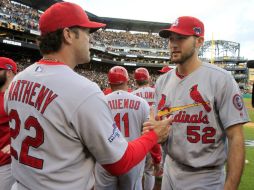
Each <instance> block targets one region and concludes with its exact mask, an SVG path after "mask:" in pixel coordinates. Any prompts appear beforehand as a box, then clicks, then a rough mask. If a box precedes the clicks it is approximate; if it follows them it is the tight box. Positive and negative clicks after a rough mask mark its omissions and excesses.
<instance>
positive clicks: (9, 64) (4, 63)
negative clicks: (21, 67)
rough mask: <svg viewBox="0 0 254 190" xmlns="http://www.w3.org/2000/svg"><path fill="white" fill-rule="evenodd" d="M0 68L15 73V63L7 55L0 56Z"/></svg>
mask: <svg viewBox="0 0 254 190" xmlns="http://www.w3.org/2000/svg"><path fill="white" fill-rule="evenodd" d="M0 68H1V69H4V70H12V72H13V73H17V64H16V63H15V62H14V61H13V60H12V59H10V58H7V57H0Z"/></svg>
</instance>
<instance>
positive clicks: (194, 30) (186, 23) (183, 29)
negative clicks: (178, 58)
mask: <svg viewBox="0 0 254 190" xmlns="http://www.w3.org/2000/svg"><path fill="white" fill-rule="evenodd" d="M172 32H174V33H177V34H181V35H186V36H198V37H200V36H202V37H204V34H205V29H204V24H203V22H202V21H200V20H199V19H197V18H195V17H191V16H182V17H179V18H177V19H176V21H175V22H174V23H173V24H172V25H171V26H170V27H169V28H167V29H163V30H161V31H160V32H159V35H160V37H162V38H168V37H169V36H170V34H171V33H172Z"/></svg>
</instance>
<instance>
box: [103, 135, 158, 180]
mask: <svg viewBox="0 0 254 190" xmlns="http://www.w3.org/2000/svg"><path fill="white" fill-rule="evenodd" d="M157 140H158V137H157V135H156V133H155V132H154V131H150V132H148V133H146V134H144V135H142V136H141V137H139V138H138V139H136V140H134V141H131V142H128V147H127V149H126V151H125V153H124V155H123V156H122V158H121V159H120V160H118V161H117V162H115V163H112V164H105V165H102V166H103V167H104V169H106V170H107V171H108V172H109V173H111V174H112V175H114V176H118V175H122V174H125V173H127V172H128V171H129V170H130V169H131V168H133V167H134V166H136V165H137V164H138V163H139V162H140V161H141V160H143V159H144V157H145V156H146V154H147V153H148V152H149V151H150V150H151V148H152V147H153V146H154V145H156V144H157Z"/></svg>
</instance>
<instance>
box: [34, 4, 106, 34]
mask: <svg viewBox="0 0 254 190" xmlns="http://www.w3.org/2000/svg"><path fill="white" fill-rule="evenodd" d="M73 26H80V27H84V28H90V29H91V30H90V33H92V32H95V31H96V30H98V29H100V28H103V27H105V26H106V24H103V23H99V22H92V21H90V20H89V18H88V16H87V14H86V12H85V11H84V10H83V9H82V8H81V7H80V6H79V5H77V4H74V3H70V2H61V3H55V4H54V5H52V6H51V7H49V8H48V9H47V10H46V11H45V12H44V13H43V14H42V15H41V17H40V20H39V29H40V31H41V35H45V34H47V33H50V32H54V31H56V30H58V29H63V28H65V27H73Z"/></svg>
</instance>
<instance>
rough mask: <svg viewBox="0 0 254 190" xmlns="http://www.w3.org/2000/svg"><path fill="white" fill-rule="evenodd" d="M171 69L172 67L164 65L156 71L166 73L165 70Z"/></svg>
mask: <svg viewBox="0 0 254 190" xmlns="http://www.w3.org/2000/svg"><path fill="white" fill-rule="evenodd" d="M171 69H172V68H171V67H169V66H164V67H162V69H161V70H158V71H159V72H161V73H166V72H168V71H170V70H171Z"/></svg>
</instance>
